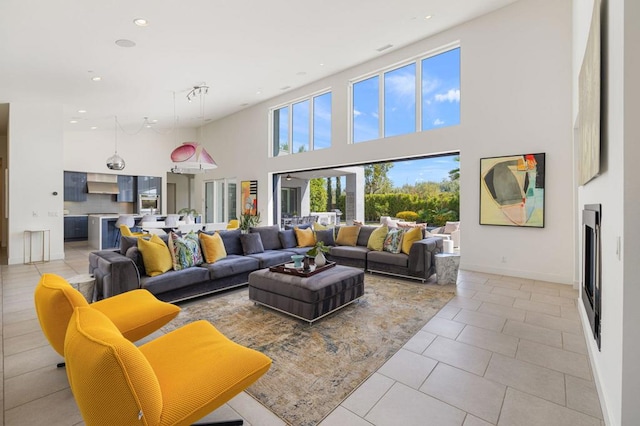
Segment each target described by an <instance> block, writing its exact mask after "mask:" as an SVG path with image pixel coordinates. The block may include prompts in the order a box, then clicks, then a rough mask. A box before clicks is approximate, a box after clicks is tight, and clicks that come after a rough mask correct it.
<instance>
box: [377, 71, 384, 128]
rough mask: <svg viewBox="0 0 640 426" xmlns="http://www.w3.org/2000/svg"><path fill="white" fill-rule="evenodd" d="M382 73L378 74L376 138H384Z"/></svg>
mask: <svg viewBox="0 0 640 426" xmlns="http://www.w3.org/2000/svg"><path fill="white" fill-rule="evenodd" d="M384 113H385V110H384V73H380V74H378V138H380V139H381V138H384V125H385V123H384Z"/></svg>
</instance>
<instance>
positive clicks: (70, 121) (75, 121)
mask: <svg viewBox="0 0 640 426" xmlns="http://www.w3.org/2000/svg"><path fill="white" fill-rule="evenodd" d="M77 122H78V120H69V123H71V124H76V123H77Z"/></svg>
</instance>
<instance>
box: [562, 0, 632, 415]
mask: <svg viewBox="0 0 640 426" xmlns="http://www.w3.org/2000/svg"><path fill="white" fill-rule="evenodd" d="M596 1H599V0H596ZM602 5H603V8H602V16H603V29H602V34H603V36H602V37H603V38H602V42H603V44H602V48H603V73H602V77H603V105H604V109H603V115H602V119H603V140H602V162H601V168H602V173H601V175H600V176H599V177H597V178H596V179H594V180H592V181H591V182H589V183H587V185H585V186H583V187H580V188H579V190H578V201H577V204H578V208H579V209H581V208H582V206H583V205H584V204H591V203H600V204H602V228H601V231H602V324H601V325H602V330H601V333H602V348H601V351H598V348H597V345H596V343H595V341H594V340H593V337H592V333H591V331H590V330H589V321H588V319H587V317H586V315H585V313H584V309H583V307H582V306H581V305H580V312H581V315H582V320H583V325H584V328H585V335H586V337H587V342H588V348H589V353H590V356H591V360H592V365H593V368H594V371H595V376H596V377H595V378H596V383H597V385H598V391H599V393H600V396H601V401H602V403H603V405H604V406H603V411H604V415H605V420H606V423H607V424H610V425H636V424H640V406H639V405H638V403H637V399H638V395H640V368H639V367H638V360H639V359H640V328H639V327H638V324H640V311H638V309H637V303H638V300H639V298H640V288H639V286H638V276H640V275H639V274H640V265H639V264H638V261H637V260H638V258H639V257H640V247H639V246H638V243H637V242H638V241H639V239H640V224H639V223H638V211H640V202H639V201H638V194H640V185H639V184H640V170H639V169H638V167H637V165H636V164H635V163H636V161H635V159H637V158H638V155H640V146H639V144H638V138H639V137H640V127H639V124H638V113H639V112H640V101H639V98H638V96H639V95H640V87H639V85H638V81H637V75H638V73H639V72H640V69H639V68H640V66H639V63H638V60H639V55H638V51H637V46H638V44H639V43H640V32H639V30H638V24H637V23H638V20H639V19H640V5H639V4H638V2H637V0H607V1H604V2H603V3H602ZM592 8H593V0H574V2H573V26H574V30H573V32H574V47H573V87H574V95H573V97H574V101H573V115H574V117H575V116H577V113H578V109H577V96H578V92H577V81H578V75H579V72H580V65H581V63H582V58H583V56H584V50H585V46H586V40H587V34H588V31H589V23H590V20H591V11H592ZM625 47H626V48H625ZM578 218H579V216H578ZM580 224H581V222H580V220H579V219H578V220H576V227H577V228H576V229H579V228H578V227H579V226H581V225H580ZM618 239H620V241H621V244H622V247H621V248H622V250H621V254H620V256H618V255H617V253H616V252H617V244H618Z"/></svg>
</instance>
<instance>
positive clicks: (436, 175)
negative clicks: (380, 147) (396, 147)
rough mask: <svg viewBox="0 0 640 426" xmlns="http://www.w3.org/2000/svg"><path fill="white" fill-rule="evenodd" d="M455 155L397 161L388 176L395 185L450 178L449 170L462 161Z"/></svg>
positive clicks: (439, 180)
mask: <svg viewBox="0 0 640 426" xmlns="http://www.w3.org/2000/svg"><path fill="white" fill-rule="evenodd" d="M455 157H456V156H455V155H451V156H446V157H434V158H426V159H420V160H406V161H397V162H396V163H395V165H394V166H393V167H392V168H391V170H389V173H388V174H387V176H388V177H389V179H391V181H392V182H393V186H395V187H400V186H402V185H404V184H409V185H414V184H416V183H420V182H441V181H442V179H448V178H449V171H450V170H453V169H457V168H458V167H459V166H460V162H458V161H454V158H455Z"/></svg>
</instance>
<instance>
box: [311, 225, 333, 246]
mask: <svg viewBox="0 0 640 426" xmlns="http://www.w3.org/2000/svg"><path fill="white" fill-rule="evenodd" d="M316 241H317V242H320V241H322V242H323V243H324V245H325V246H335V245H336V240H335V238H334V236H333V229H322V230H318V231H316Z"/></svg>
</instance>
